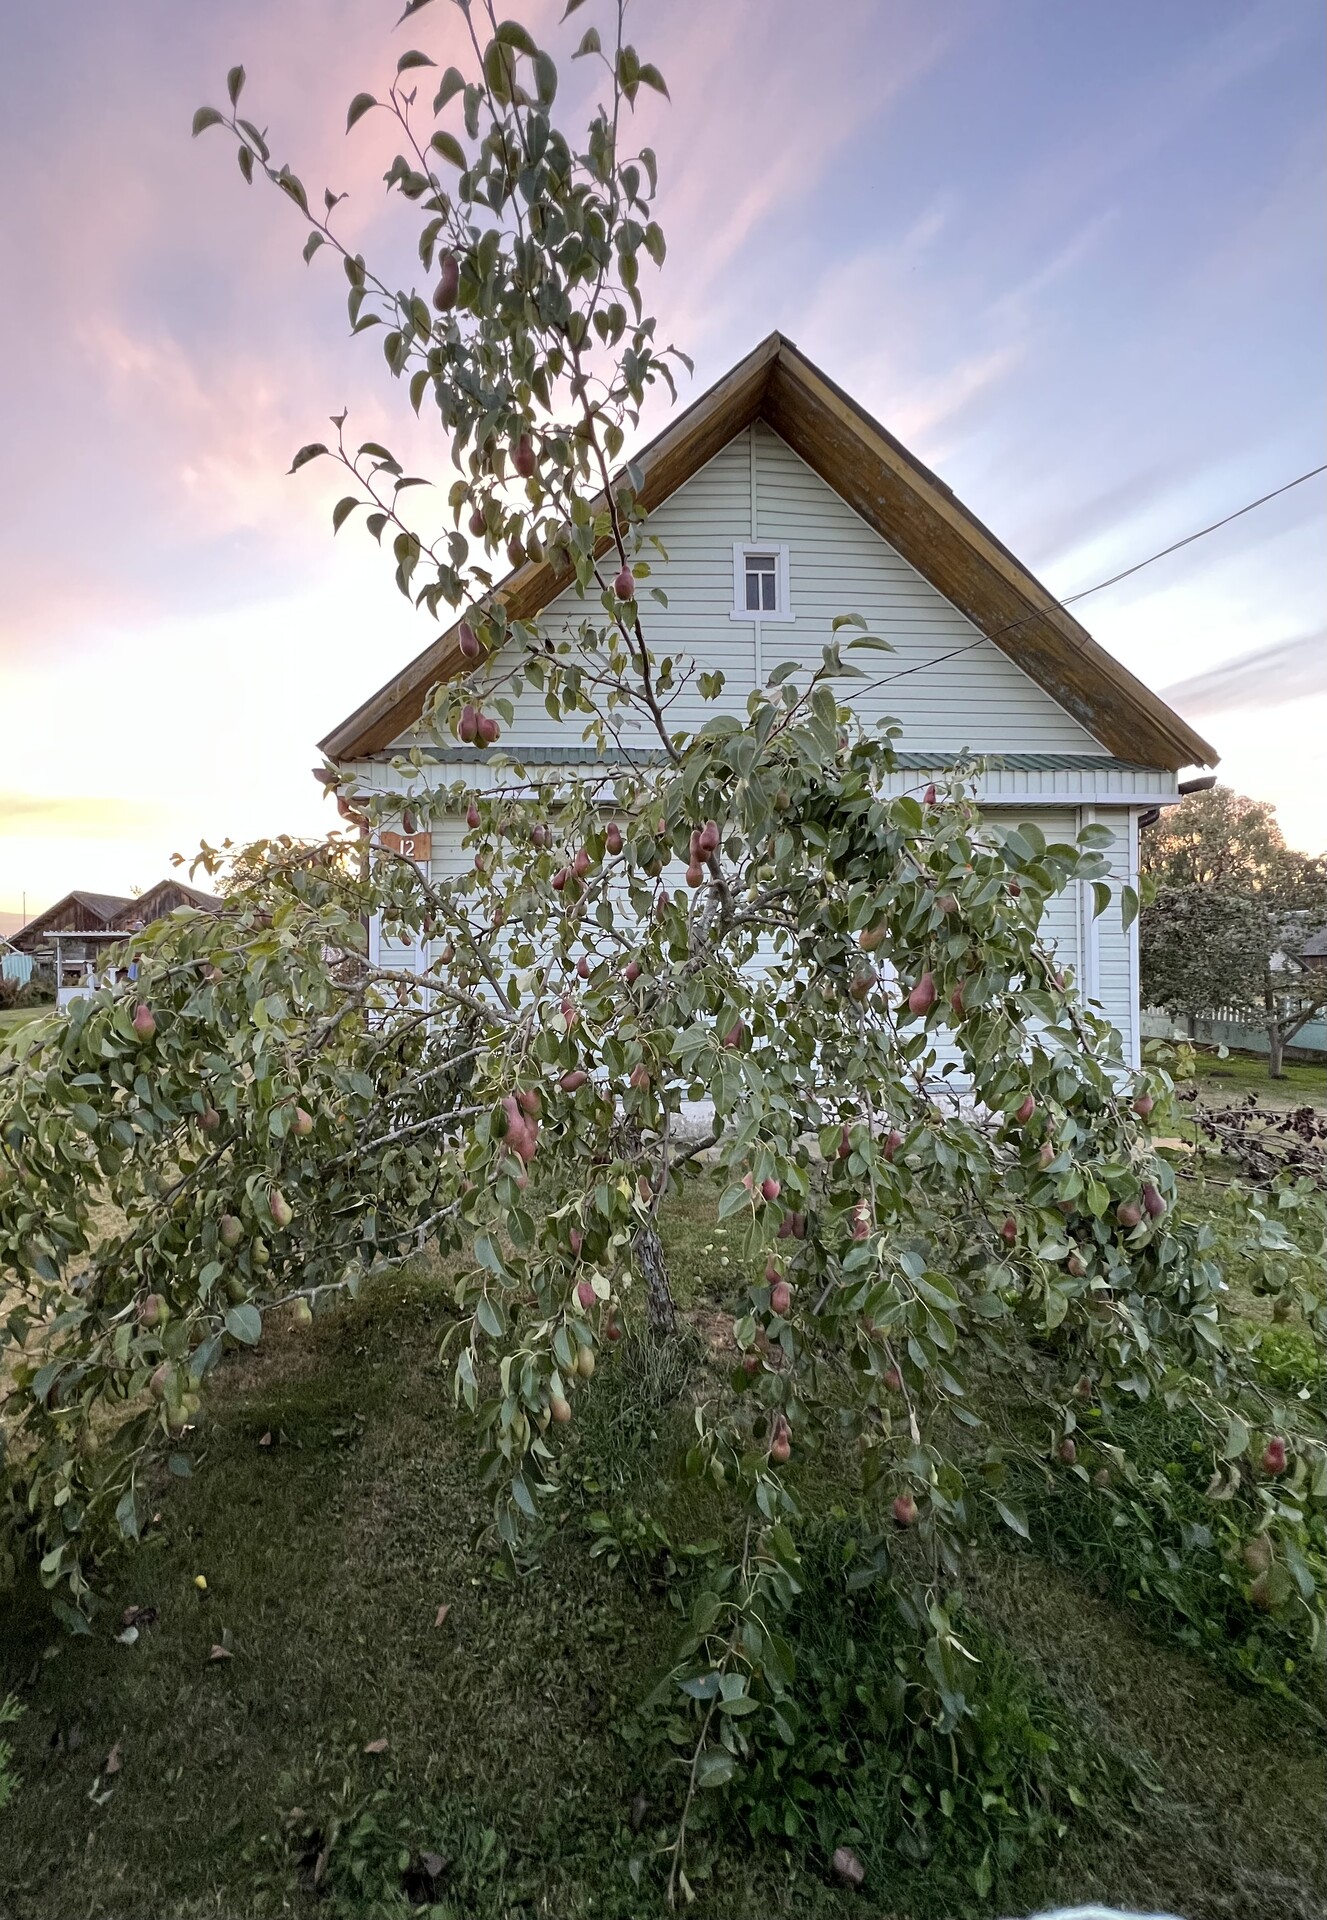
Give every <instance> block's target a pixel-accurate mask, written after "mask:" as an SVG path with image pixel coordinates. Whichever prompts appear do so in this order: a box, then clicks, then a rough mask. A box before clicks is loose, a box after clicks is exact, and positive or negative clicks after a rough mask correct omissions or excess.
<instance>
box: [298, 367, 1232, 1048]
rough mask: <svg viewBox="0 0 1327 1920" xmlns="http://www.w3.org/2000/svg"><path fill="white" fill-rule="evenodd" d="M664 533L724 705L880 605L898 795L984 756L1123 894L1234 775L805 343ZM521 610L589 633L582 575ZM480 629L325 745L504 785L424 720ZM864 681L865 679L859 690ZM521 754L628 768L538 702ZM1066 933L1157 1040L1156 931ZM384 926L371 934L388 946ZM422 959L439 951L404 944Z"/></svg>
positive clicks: (670, 500) (677, 425) (1053, 916)
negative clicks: (1164, 836)
mask: <svg viewBox="0 0 1327 1920" xmlns="http://www.w3.org/2000/svg"><path fill="white" fill-rule="evenodd" d="M637 463H638V465H639V467H640V468H641V470H642V472H643V474H644V484H643V499H644V502H645V504H646V505H647V507H648V508H649V509H650V527H651V531H652V532H654V533H655V534H656V535H657V536H658V537H659V539H660V540H661V541H662V542H663V545H664V547H665V548H666V550H667V554H668V559H667V562H666V563H665V562H662V561H660V560H657V559H656V560H654V561H653V563H652V564H653V572H652V575H651V585H652V586H653V585H659V586H662V587H663V588H664V590H665V592H666V593H667V595H668V606H667V608H666V609H665V608H662V607H659V606H657V605H650V606H649V607H648V613H647V619H648V628H649V633H650V638H651V645H652V647H653V648H654V649H655V651H656V652H665V651H666V652H670V653H684V654H689V655H690V656H691V657H693V658H694V659H695V660H696V662H697V663H698V665H699V667H700V668H701V669H702V670H711V671H712V670H714V669H716V668H717V669H719V670H721V671H722V672H723V674H724V676H725V683H726V684H725V688H724V693H723V696H722V700H721V701H720V703H719V706H720V707H721V708H722V709H723V710H727V711H731V712H739V713H740V712H741V711H743V709H744V706H745V701H746V697H747V694H748V693H749V692H750V691H751V690H752V688H754V687H756V686H760V685H763V684H764V682H765V679H766V676H767V675H768V674H769V673H770V672H771V671H772V669H773V668H775V667H776V666H778V665H779V664H780V663H781V662H783V661H787V660H793V661H796V662H798V663H799V665H801V666H802V667H803V668H804V669H807V670H809V669H811V668H813V667H815V666H817V665H819V663H820V655H821V649H822V647H823V646H824V645H825V643H826V642H827V641H828V640H829V639H830V638H831V622H832V621H833V619H834V617H835V616H836V615H837V614H840V613H859V614H861V615H863V616H864V618H865V619H866V621H867V623H868V626H869V628H870V631H871V632H873V633H875V634H878V635H880V636H881V637H882V638H884V639H886V640H889V641H890V642H892V644H893V646H894V647H895V649H896V652H895V653H894V654H893V655H875V656H872V663H873V665H874V664H875V663H876V662H878V663H879V666H878V672H877V675H876V678H877V679H878V680H879V681H880V682H881V683H882V684H864V683H856V682H853V681H845V682H843V683H841V686H840V695H839V697H840V699H841V700H843V701H845V702H850V703H851V704H852V705H853V706H854V707H855V709H856V711H857V712H858V713H859V715H860V716H861V718H862V720H863V721H865V722H873V721H876V720H878V719H881V718H883V717H884V716H886V715H891V716H893V717H895V718H897V719H898V720H899V721H900V722H901V724H902V728H903V737H902V741H901V743H900V745H901V753H900V766H899V771H898V773H897V774H896V775H895V776H894V781H893V785H894V788H895V790H899V791H901V790H903V789H906V788H919V787H921V786H924V785H925V784H926V781H927V779H928V777H930V776H941V775H943V773H944V772H945V771H946V770H947V769H949V768H951V767H952V766H953V765H954V763H955V762H956V761H957V760H959V759H962V758H966V757H969V756H973V755H977V756H982V757H983V758H984V759H985V761H986V768H985V770H984V771H983V772H982V774H981V776H980V778H979V780H978V782H977V792H978V797H979V799H980V801H981V803H982V805H983V807H984V808H986V809H987V810H988V812H989V813H990V815H991V817H992V819H993V820H995V821H999V822H1003V823H1005V824H1007V825H1010V826H1013V825H1015V824H1016V823H1017V822H1018V821H1019V820H1032V821H1035V822H1036V823H1037V825H1038V826H1040V827H1041V829H1042V830H1043V832H1045V833H1046V834H1047V836H1048V837H1054V838H1057V839H1061V840H1064V839H1069V840H1072V839H1073V837H1074V836H1075V835H1076V833H1077V832H1078V830H1079V829H1080V827H1082V826H1085V825H1086V824H1087V823H1088V822H1090V821H1099V822H1102V823H1103V824H1105V825H1107V826H1109V827H1110V828H1111V829H1112V830H1113V832H1114V835H1115V840H1114V845H1113V850H1111V852H1110V856H1109V857H1110V858H1111V861H1112V866H1113V871H1114V876H1115V879H1116V881H1117V883H1123V882H1132V881H1135V880H1136V877H1137V865H1138V820H1139V816H1140V814H1142V813H1144V812H1146V811H1148V810H1150V809H1152V808H1155V807H1161V806H1167V805H1170V804H1171V803H1173V802H1174V801H1175V800H1176V799H1177V798H1178V793H1177V774H1178V772H1179V770H1180V769H1181V768H1183V767H1186V766H1193V765H1205V766H1210V765H1213V764H1215V761H1216V757H1217V756H1216V754H1215V753H1214V751H1213V749H1212V748H1211V747H1210V746H1209V745H1208V744H1207V742H1206V741H1205V740H1202V739H1201V738H1200V737H1199V736H1198V735H1197V734H1195V733H1194V732H1193V731H1192V730H1191V729H1190V728H1189V727H1188V726H1187V725H1186V724H1185V722H1184V721H1183V720H1181V719H1180V718H1179V716H1178V715H1177V714H1175V713H1172V712H1171V710H1170V709H1169V708H1168V707H1167V706H1165V705H1164V703H1163V702H1162V701H1161V700H1159V699H1158V698H1157V696H1156V695H1155V694H1154V693H1152V692H1150V691H1149V690H1148V688H1146V687H1145V686H1143V685H1142V684H1141V682H1139V681H1138V680H1136V679H1135V678H1134V677H1133V675H1132V674H1130V673H1128V672H1127V671H1126V670H1125V669H1124V668H1123V667H1122V666H1120V665H1119V663H1118V662H1117V661H1115V660H1114V659H1112V658H1111V656H1110V655H1109V654H1108V653H1106V652H1105V651H1104V650H1103V649H1102V648H1101V647H1099V646H1098V645H1097V643H1096V642H1095V641H1094V640H1093V639H1092V638H1091V636H1090V635H1089V634H1088V633H1086V632H1085V631H1084V629H1083V628H1082V627H1080V626H1079V624H1078V622H1077V621H1076V620H1075V619H1074V618H1073V617H1072V615H1070V614H1068V613H1066V612H1065V611H1064V609H1063V608H1062V607H1061V606H1060V605H1059V604H1058V602H1057V601H1056V600H1055V599H1054V598H1053V596H1052V595H1051V594H1050V593H1049V592H1047V590H1046V589H1045V588H1044V587H1043V586H1041V585H1040V584H1039V582H1038V581H1036V580H1035V579H1034V578H1033V577H1032V575H1031V574H1030V573H1029V572H1028V571H1027V569H1026V568H1025V567H1023V566H1021V565H1020V563H1019V562H1018V561H1017V560H1016V559H1015V558H1014V556H1013V555H1012V554H1011V553H1010V552H1009V551H1008V549H1007V548H1005V547H1003V546H1001V544H1000V543H999V541H998V540H997V539H996V538H995V537H994V535H993V534H991V533H990V532H988V531H987V529H986V528H985V527H984V526H983V525H982V524H981V522H980V521H978V520H977V519H976V518H975V517H974V515H972V514H971V513H969V512H968V510H967V509H966V508H965V507H964V506H962V505H961V504H960V502H959V501H957V500H956V499H955V498H954V495H953V494H952V493H951V492H950V490H949V488H948V487H946V486H945V485H944V483H943V481H941V480H938V479H937V478H936V476H935V475H934V474H933V473H930V472H929V471H928V470H927V469H926V468H925V467H924V466H923V465H922V464H921V463H920V461H918V460H917V459H915V458H914V456H913V455H912V454H910V453H909V452H908V451H907V449H906V448H904V447H902V446H901V445H900V444H899V442H898V441H897V440H895V439H894V438H893V437H892V435H890V434H889V433H887V432H886V431H885V429H884V428H883V427H881V426H879V425H878V424H877V422H876V421H874V420H873V419H872V418H871V417H870V416H869V415H868V414H867V413H865V412H864V411H863V410H862V409H861V408H860V407H859V406H857V404H856V403H855V402H854V401H853V400H851V399H850V398H849V397H848V395H847V394H845V393H843V392H841V391H840V390H839V389H838V388H837V387H836V386H834V384H833V383H832V382H831V381H830V380H828V379H827V378H826V376H825V375H824V374H822V373H821V372H820V371H819V370H818V369H817V368H816V367H814V366H813V365H812V364H811V362H810V361H808V360H807V359H806V358H805V357H804V356H803V355H802V354H800V353H799V352H798V351H797V349H796V348H795V347H794V346H793V345H792V343H791V342H790V341H788V340H785V339H784V338H783V337H782V336H781V335H779V334H771V335H770V337H769V339H767V340H765V341H764V342H763V343H762V344H761V345H760V346H759V347H758V348H757V349H756V350H755V352H754V353H752V354H750V355H749V356H748V357H747V358H746V359H745V360H743V361H741V362H740V363H739V364H738V365H737V366H736V367H735V368H734V369H733V370H732V372H731V373H729V374H728V375H727V377H726V378H725V379H723V380H721V381H720V382H719V383H718V385H717V386H715V387H712V388H711V389H710V391H709V392H708V393H706V394H705V395H703V396H702V398H701V399H699V400H697V401H696V402H695V403H694V404H693V405H692V406H690V407H688V408H687V409H686V411H685V412H683V413H680V414H678V415H677V416H676V417H675V418H674V419H673V420H672V421H671V423H670V424H669V426H668V427H667V428H666V430H665V431H664V432H663V433H662V434H660V435H659V437H658V438H657V439H656V440H655V441H653V442H652V443H651V444H650V446H648V447H647V448H646V449H645V450H644V451H643V453H641V454H640V455H639V456H638V457H637ZM499 592H500V595H501V597H502V599H503V600H504V601H505V602H506V604H507V607H508V609H509V611H510V613H511V614H512V615H513V617H515V618H519V619H532V618H534V617H536V616H538V617H540V618H541V619H542V621H543V623H544V625H545V627H546V629H548V630H550V631H554V632H556V631H557V630H559V629H561V630H563V631H566V632H568V633H569V632H572V631H574V629H575V627H576V625H577V624H578V623H579V621H580V619H581V618H582V616H583V609H584V603H583V602H582V601H580V600H579V599H578V598H577V595H576V592H575V588H574V586H571V587H569V586H568V578H567V576H565V575H564V576H562V577H559V576H558V575H557V573H555V571H554V569H553V566H552V564H551V563H549V562H547V561H544V562H540V563H538V564H536V563H530V564H527V565H526V566H524V567H522V568H520V569H519V570H518V571H517V572H516V573H514V574H512V575H511V576H509V578H508V579H507V580H506V581H504V582H503V583H502V585H501V587H500V589H499ZM458 627H459V622H458V625H457V626H454V627H452V628H451V629H450V631H449V632H447V633H445V634H443V635H442V636H441V638H440V639H439V640H437V641H435V642H434V644H433V645H432V646H430V647H428V648H427V649H426V650H425V651H424V652H423V653H421V654H420V655H419V657H418V658H417V659H416V660H415V661H414V662H413V663H412V664H411V665H410V666H408V667H406V668H405V669H404V670H403V671H402V672H400V673H398V674H396V675H394V676H393V678H392V679H391V680H390V681H389V682H388V683H387V684H386V686H384V687H383V688H382V689H381V690H380V691H379V692H378V693H376V694H374V695H373V696H372V698H370V699H369V700H367V701H366V702H365V703H364V705H363V706H361V707H360V708H359V709H358V711H357V712H355V713H354V714H352V715H351V716H350V718H349V719H348V720H346V721H344V722H343V723H342V724H341V725H340V726H339V727H337V728H336V729H335V730H334V731H333V732H332V733H331V734H329V735H328V737H327V738H326V739H325V740H324V741H323V742H322V743H321V744H322V747H323V751H324V752H325V753H326V754H327V756H328V758H329V759H330V760H332V761H333V762H334V763H335V764H336V765H337V766H338V767H339V768H340V769H342V771H343V772H344V773H346V774H347V775H349V776H351V778H352V781H353V785H354V787H355V789H356V790H358V791H361V792H373V793H385V794H392V793H404V792H410V793H411V794H412V795H417V793H418V788H419V785H420V778H421V776H420V775H419V774H417V773H415V772H412V771H409V770H405V771H402V770H398V769H396V768H394V767H393V766H392V764H391V762H392V760H393V758H394V757H396V756H398V755H399V754H401V753H403V752H405V751H407V750H409V749H411V748H412V747H416V746H418V747H420V749H421V753H422V757H423V760H424V762H425V766H426V770H427V769H436V780H437V783H438V784H440V785H441V784H447V783H450V782H452V781H455V780H457V779H458V778H462V777H464V778H465V779H466V780H468V781H469V782H470V783H471V784H472V785H473V786H476V787H480V786H483V785H484V784H486V783H488V782H490V781H492V780H494V779H496V778H497V776H496V775H495V774H491V773H490V771H489V769H488V767H487V764H486V761H487V755H486V754H485V752H484V750H483V749H478V750H476V749H474V748H466V747H463V746H461V745H460V744H459V743H451V744H448V745H446V746H444V747H442V748H438V747H437V746H435V745H428V744H424V743H423V742H422V741H421V740H419V739H418V738H417V737H416V734H415V732H414V729H415V726H416V723H417V721H418V720H419V717H420V715H421V713H422V712H423V709H424V705H425V701H426V698H427V695H428V693H429V690H430V689H431V688H432V687H433V686H435V685H436V684H437V683H438V682H439V681H440V680H442V679H445V678H447V677H448V676H450V675H453V674H455V673H457V672H459V671H460V670H461V667H462V664H463V663H462V660H461V656H460V653H459V649H458V645H457V639H458ZM854 689H857V690H856V691H854ZM715 710H716V708H715V707H712V706H708V705H706V704H705V703H704V702H702V700H701V698H700V696H699V694H696V693H692V692H690V691H689V692H688V693H687V694H684V695H683V696H682V698H681V699H679V701H678V704H677V707H676V708H675V709H674V711H675V713H676V715H677V718H678V720H679V722H687V723H694V724H696V725H700V724H702V723H703V721H704V720H705V719H707V718H709V717H710V716H711V715H712V713H713V712H714V711H715ZM502 751H503V752H504V753H510V754H511V755H512V756H513V757H515V758H517V759H520V760H521V761H523V762H524V763H525V764H526V765H527V766H529V767H535V766H543V767H551V768H558V769H563V768H567V769H574V770H576V771H578V772H580V771H584V773H585V774H586V775H588V776H590V777H593V774H594V772H595V770H596V769H597V768H603V767H604V766H605V763H604V762H603V761H601V760H600V758H599V756H598V755H597V753H596V752H594V751H593V750H592V749H590V748H587V747H584V746H582V745H581V744H580V741H579V730H578V728H577V726H576V723H575V722H574V720H573V721H572V722H571V723H570V724H566V725H559V724H558V723H557V722H556V721H554V720H552V719H551V718H550V717H549V715H548V714H547V713H546V712H545V710H544V706H543V701H542V697H541V695H540V694H539V693H538V692H537V691H535V690H534V689H533V688H528V689H527V690H526V692H525V693H524V694H523V696H522V697H521V698H520V699H519V700H518V701H517V703H516V717H515V722H514V724H513V725H511V726H509V727H507V728H505V729H504V733H503V740H502ZM422 824H423V825H426V826H429V827H431V849H430V854H429V862H430V871H431V875H432V878H433V879H434V881H435V882H439V881H445V880H446V879H447V878H448V876H451V875H455V874H458V873H460V872H461V871H462V870H463V869H464V868H465V867H466V866H467V865H468V864H469V862H468V859H467V857H466V856H465V855H464V853H463V852H462V849H461V840H462V835H463V833H464V826H463V823H462V821H461V819H460V818H459V816H457V815H456V814H438V815H435V817H434V818H433V819H432V820H431V821H426V822H423V823H422ZM1048 932H1049V934H1050V936H1051V937H1052V938H1053V939H1054V941H1055V943H1056V945H1057V947H1058V949H1059V951H1060V953H1061V955H1062V956H1063V957H1064V958H1065V959H1066V960H1067V961H1068V962H1069V964H1070V965H1072V966H1073V968H1074V970H1075V972H1076V974H1077V976H1078V980H1079V982H1080V986H1081V989H1082V991H1083V993H1084V994H1085V995H1086V996H1087V997H1088V998H1089V999H1091V1000H1093V1001H1096V1002H1098V1003H1099V1004H1100V1006H1101V1007H1102V1008H1103V1009H1104V1011H1105V1012H1106V1014H1107V1015H1108V1016H1109V1017H1110V1019H1111V1020H1112V1021H1114V1023H1115V1024H1116V1025H1117V1027H1118V1028H1119V1029H1120V1032H1121V1034H1122V1036H1123V1039H1124V1044H1125V1052H1126V1057H1127V1058H1129V1059H1130V1060H1131V1061H1134V1062H1135V1063H1136V1061H1137V1058H1138V1049H1139V1021H1138V948H1137V929H1136V923H1135V927H1134V929H1133V930H1131V931H1129V932H1125V931H1124V929H1123V928H1122V926H1121V921H1120V915H1119V912H1118V910H1117V909H1116V908H1115V907H1112V908H1111V909H1110V910H1108V911H1107V913H1106V914H1104V915H1103V916H1102V917H1100V918H1096V917H1094V915H1093V911H1092V898H1091V893H1090V890H1081V889H1077V888H1076V889H1074V891H1073V892H1072V893H1070V894H1067V895H1064V896H1062V897H1060V898H1059V899H1057V900H1056V901H1055V902H1054V903H1053V905H1052V907H1051V909H1050V915H1049V926H1048ZM373 937H374V936H373V935H372V933H371V939H372V938H373ZM397 957H399V960H400V963H401V964H402V965H408V964H418V963H419V961H420V960H421V959H423V958H425V957H426V956H424V955H423V954H420V953H418V952H412V953H406V952H402V953H401V954H400V955H399V956H397Z"/></svg>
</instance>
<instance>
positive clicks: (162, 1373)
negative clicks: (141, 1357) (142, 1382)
mask: <svg viewBox="0 0 1327 1920" xmlns="http://www.w3.org/2000/svg"><path fill="white" fill-rule="evenodd" d="M147 1384H148V1391H149V1392H150V1393H151V1395H152V1398H153V1399H154V1400H174V1399H175V1398H176V1388H177V1387H178V1385H179V1375H178V1374H177V1373H176V1371H175V1367H174V1364H173V1362H171V1361H170V1360H163V1361H162V1363H161V1365H160V1366H159V1367H157V1368H156V1369H155V1370H154V1372H153V1374H152V1377H151V1379H150V1380H149V1381H148V1383H147Z"/></svg>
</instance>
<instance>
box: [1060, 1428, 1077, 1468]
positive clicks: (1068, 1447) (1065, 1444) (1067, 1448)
mask: <svg viewBox="0 0 1327 1920" xmlns="http://www.w3.org/2000/svg"><path fill="white" fill-rule="evenodd" d="M1056 1452H1057V1453H1058V1454H1059V1456H1060V1458H1061V1460H1063V1462H1064V1464H1065V1466H1066V1467H1071V1466H1072V1465H1073V1464H1074V1461H1075V1460H1076V1459H1077V1458H1078V1448H1077V1447H1076V1446H1075V1444H1074V1441H1073V1438H1072V1436H1071V1435H1069V1434H1067V1433H1066V1434H1065V1436H1064V1438H1063V1440H1061V1442H1060V1444H1059V1446H1058V1447H1057V1449H1056Z"/></svg>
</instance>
